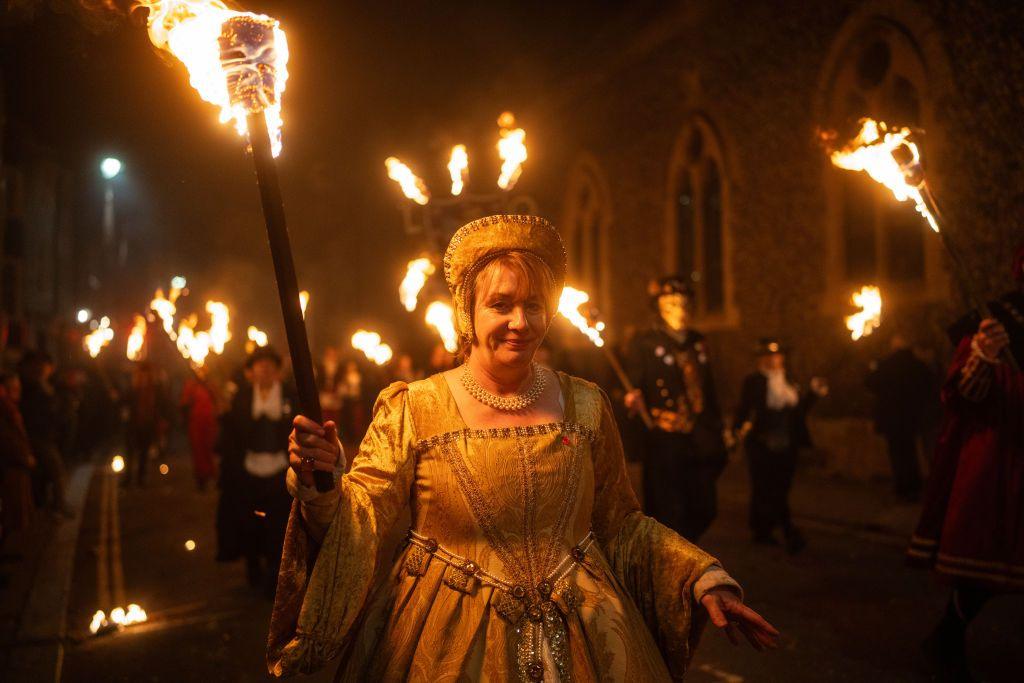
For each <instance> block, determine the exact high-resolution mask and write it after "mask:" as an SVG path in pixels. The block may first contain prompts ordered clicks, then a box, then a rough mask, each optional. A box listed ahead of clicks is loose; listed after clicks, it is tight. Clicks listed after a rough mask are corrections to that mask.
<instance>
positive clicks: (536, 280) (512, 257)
mask: <svg viewBox="0 0 1024 683" xmlns="http://www.w3.org/2000/svg"><path fill="white" fill-rule="evenodd" d="M503 268H504V269H507V270H510V271H512V273H513V274H514V275H515V276H516V282H517V284H518V288H519V291H517V292H516V295H517V296H519V297H522V298H529V297H531V296H533V295H537V296H539V297H540V299H541V301H543V302H544V315H545V321H544V322H545V326H547V325H548V324H550V323H551V319H552V318H554V316H555V313H556V311H557V309H558V297H559V295H560V294H561V292H556V291H555V276H554V275H553V274H552V273H551V268H549V267H548V264H546V263H545V262H544V260H543V259H541V258H540V257H539V256H537V255H536V254H533V253H531V252H528V251H518V250H516V251H509V252H506V253H504V254H499V255H498V256H495V257H494V258H492V259H491V260H490V261H488V262H487V263H485V264H484V265H483V266H481V267H480V269H479V270H478V271H477V272H476V275H475V276H474V277H473V278H472V281H471V282H470V283H469V286H468V287H467V288H466V294H465V297H466V309H467V311H468V312H469V316H470V323H471V326H470V328H471V330H472V333H471V334H470V335H466V336H464V337H462V338H461V339H460V348H459V356H460V357H461V358H466V357H467V356H469V353H470V351H471V350H472V347H473V343H474V342H475V341H476V325H475V324H473V323H474V322H475V321H474V320H473V312H474V309H475V308H476V293H477V289H478V287H479V285H480V283H481V282H490V281H491V280H492V279H493V278H494V277H495V276H496V275H497V274H498V273H499V272H500V271H501V270H502V269H503Z"/></svg>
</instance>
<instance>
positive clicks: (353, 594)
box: [268, 216, 778, 682]
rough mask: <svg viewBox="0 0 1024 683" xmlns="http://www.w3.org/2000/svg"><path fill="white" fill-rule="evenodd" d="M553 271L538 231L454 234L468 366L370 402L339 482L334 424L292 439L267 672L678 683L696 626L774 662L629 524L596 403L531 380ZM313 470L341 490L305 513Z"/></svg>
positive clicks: (620, 476) (504, 222)
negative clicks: (385, 564)
mask: <svg viewBox="0 0 1024 683" xmlns="http://www.w3.org/2000/svg"><path fill="white" fill-rule="evenodd" d="M565 268H566V256H565V248H564V246H563V244H562V240H561V238H560V237H559V236H558V233H557V231H556V230H555V229H554V227H552V226H551V225H550V224H549V223H548V222H546V221H544V220H543V219H540V218H536V217H532V216H492V217H489V218H483V219H481V220H478V221H474V222H472V223H469V224H468V225H465V226H463V227H462V228H461V229H460V230H459V231H458V232H456V233H455V236H454V237H453V238H452V240H451V243H450V244H449V245H448V249H447V251H446V253H445V258H444V272H445V279H446V280H447V282H448V286H449V288H450V289H451V292H452V296H453V300H454V306H455V311H456V325H457V328H458V331H459V333H460V336H461V338H462V343H463V350H464V354H465V356H466V360H465V362H464V363H463V364H462V365H461V366H460V367H458V368H455V369H454V370H449V371H447V372H444V373H440V374H437V375H434V376H433V377H430V378H429V379H425V380H421V381H417V382H412V383H409V384H406V383H404V382H396V383H394V384H392V385H391V386H390V387H388V388H387V389H385V390H384V391H383V392H381V394H380V396H379V397H378V399H377V404H376V407H375V409H374V417H373V422H372V424H371V425H370V428H369V431H368V432H367V434H366V437H365V439H364V440H363V442H362V445H361V446H360V448H359V453H358V454H357V455H356V457H355V459H354V460H353V462H352V468H351V470H350V471H349V472H348V473H347V474H345V475H344V476H341V475H340V473H341V471H342V470H343V469H344V455H343V454H342V452H341V447H340V445H339V442H338V437H337V428H336V427H335V425H334V424H333V423H331V422H327V423H325V424H323V425H319V424H317V423H315V422H313V421H311V420H308V419H306V418H303V417H298V418H296V420H295V430H294V431H293V432H292V442H291V448H290V456H291V465H292V467H291V469H290V470H289V472H288V483H289V490H290V491H291V492H292V495H293V496H295V497H296V499H297V501H298V502H297V503H296V505H295V506H294V507H293V510H292V518H291V521H290V523H289V530H288V539H287V541H286V544H285V553H284V558H283V561H282V564H281V577H280V581H279V584H278V592H277V599H276V602H275V605H274V614H273V618H272V622H271V634H270V639H269V643H268V665H269V668H270V671H271V672H272V673H274V674H275V675H279V676H285V675H289V674H293V673H297V672H302V673H308V672H311V671H314V670H316V669H318V668H320V667H321V666H323V665H324V664H325V663H326V662H327V661H329V660H332V659H339V660H340V666H339V669H338V674H337V677H336V679H337V680H343V681H394V680H416V681H419V680H429V681H434V680H452V681H455V680H458V681H509V680H522V681H570V680H578V681H590V680H614V681H643V682H649V681H668V680H680V679H682V677H683V674H684V673H685V671H686V666H687V663H688V662H689V660H690V657H691V655H692V653H693V649H694V647H695V645H696V643H697V640H698V638H699V635H700V632H701V629H702V627H703V624H704V622H705V621H706V619H707V617H709V616H710V619H711V621H712V622H713V623H715V624H716V625H718V626H720V627H722V628H724V629H725V630H726V632H727V634H728V635H729V637H730V639H732V640H733V642H737V631H738V632H741V633H742V634H744V635H745V636H746V638H747V639H748V640H749V641H750V643H751V644H752V645H754V647H756V648H758V649H760V648H763V647H772V646H774V644H775V641H776V638H777V637H778V632H777V631H775V629H774V628H772V626H771V625H770V624H768V623H767V622H766V621H765V620H764V619H762V618H761V617H760V616H759V615H757V614H756V613H755V612H754V611H752V610H751V609H749V608H748V607H746V606H744V605H743V603H742V594H741V591H740V588H739V586H738V584H736V582H735V581H733V580H732V579H731V578H730V577H729V575H728V574H726V573H725V571H724V570H723V569H722V568H721V566H720V565H719V564H718V563H717V562H716V561H715V559H714V558H712V557H711V556H709V555H708V554H707V553H705V552H704V551H702V550H701V549H700V548H698V547H696V546H694V545H692V544H690V543H689V542H688V541H686V540H685V539H684V538H682V537H680V536H679V535H677V534H676V533H675V532H673V531H671V530H670V529H668V528H666V527H664V526H662V525H661V524H659V523H658V522H656V521H655V520H653V519H651V518H650V517H646V516H644V515H643V514H642V513H641V512H640V507H639V505H638V504H637V500H636V497H635V495H634V494H633V490H632V489H631V488H630V485H629V481H628V478H627V476H626V469H625V463H624V459H623V454H622V444H621V441H620V438H619V434H618V430H617V428H616V424H615V421H614V419H613V417H612V411H611V407H610V406H609V404H608V398H607V397H606V396H605V395H604V393H603V392H602V391H601V390H600V389H598V388H597V387H596V386H595V385H593V384H591V383H589V382H586V381H584V380H581V379H578V378H575V377H571V376H569V375H566V374H564V373H561V372H553V371H551V370H548V369H545V368H542V367H541V366H539V365H537V364H536V363H534V362H533V356H534V353H535V352H536V350H537V347H538V346H539V345H540V343H541V341H542V340H543V339H544V336H545V334H546V332H547V329H548V326H549V325H550V323H551V320H552V318H553V317H554V315H555V312H556V310H557V305H558V298H559V295H560V293H561V290H562V286H563V283H564V277H565ZM314 469H321V470H325V471H333V472H334V473H335V476H336V479H337V481H338V485H337V486H336V487H335V488H334V489H333V490H331V491H329V492H327V493H322V494H320V493H317V491H316V489H315V488H313V487H312V472H313V470H314ZM407 506H408V507H409V508H410V512H411V519H412V526H411V528H410V530H409V532H408V536H407V540H406V542H405V544H404V545H403V546H402V547H401V548H400V554H399V555H398V557H397V558H396V560H395V562H394V564H393V566H392V568H391V571H390V573H389V574H387V576H386V578H385V579H383V580H382V581H379V582H378V583H377V585H374V575H375V566H376V563H377V561H378V554H379V550H380V548H381V544H382V539H383V537H385V536H386V534H387V533H388V532H389V530H390V528H391V527H392V526H393V525H394V523H395V521H396V519H398V518H399V516H400V514H401V513H402V512H403V511H404V509H405V508H406V507H407Z"/></svg>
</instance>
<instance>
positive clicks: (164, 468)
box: [160, 463, 171, 474]
mask: <svg viewBox="0 0 1024 683" xmlns="http://www.w3.org/2000/svg"><path fill="white" fill-rule="evenodd" d="M170 471H171V468H170V467H168V466H167V464H166V463H164V464H161V465H160V474H167V473H168V472H170Z"/></svg>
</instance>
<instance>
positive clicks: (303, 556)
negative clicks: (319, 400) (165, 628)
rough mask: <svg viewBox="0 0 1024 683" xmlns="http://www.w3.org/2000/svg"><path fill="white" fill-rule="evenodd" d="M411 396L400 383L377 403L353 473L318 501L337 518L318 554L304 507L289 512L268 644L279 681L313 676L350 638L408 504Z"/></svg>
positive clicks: (296, 506)
mask: <svg viewBox="0 0 1024 683" xmlns="http://www.w3.org/2000/svg"><path fill="white" fill-rule="evenodd" d="M408 394H409V392H408V386H407V385H406V384H405V383H404V382H396V383H394V384H392V385H391V386H390V387H388V388H387V389H385V390H384V391H382V392H381V394H380V396H379V397H378V398H377V403H376V405H375V406H374V414H373V421H372V422H371V424H370V428H369V430H367V433H366V437H365V438H364V439H363V442H362V444H360V446H359V453H358V454H357V455H356V457H355V459H354V460H353V461H352V469H351V470H350V471H349V472H348V473H347V474H345V475H344V476H343V477H341V479H340V480H339V484H338V488H337V490H336V492H331V493H329V494H325V496H324V497H323V498H324V500H323V501H321V502H322V503H329V504H330V505H331V506H332V507H334V513H333V518H332V519H331V521H330V523H329V525H327V527H326V532H325V533H324V535H323V541H322V544H321V545H320V546H319V547H317V542H316V537H315V536H314V535H313V534H312V533H311V529H310V528H309V523H308V522H307V521H306V520H305V519H304V518H303V515H302V514H301V512H300V503H299V502H298V501H296V502H295V503H293V505H292V513H291V517H290V518H289V520H288V531H287V533H286V536H285V544H284V552H283V555H282V557H281V571H280V575H279V577H278V583H277V595H276V597H275V600H274V611H273V614H272V615H271V621H270V636H269V638H268V642H267V666H268V669H269V671H270V673H271V674H273V675H275V676H289V675H292V674H295V673H304V674H305V673H311V672H313V671H316V670H317V669H319V668H321V667H322V666H323V665H324V664H325V663H326V662H328V661H329V660H331V659H334V658H335V657H337V656H338V654H340V652H341V650H342V648H343V647H344V646H345V644H346V643H347V642H348V640H349V638H350V636H351V633H350V632H351V631H352V629H353V624H354V623H355V621H356V618H357V617H358V615H359V613H360V611H361V610H362V608H363V604H364V602H365V601H366V599H367V596H368V594H369V591H370V587H371V584H372V582H373V577H374V570H375V566H376V561H377V553H378V550H379V547H380V543H381V538H382V536H384V535H385V534H387V532H388V530H389V529H390V528H391V526H392V525H393V524H394V522H395V520H396V519H397V518H398V515H399V514H400V513H401V511H402V510H403V508H404V507H405V506H406V505H407V504H408V502H409V494H410V488H411V486H412V478H413V470H414V465H415V458H414V455H413V449H412V443H413V441H414V434H413V424H412V417H411V414H410V411H409V406H408ZM332 499H336V502H333V501H332ZM310 521H313V520H310ZM316 526H321V530H322V525H316Z"/></svg>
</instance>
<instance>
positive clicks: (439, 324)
mask: <svg viewBox="0 0 1024 683" xmlns="http://www.w3.org/2000/svg"><path fill="white" fill-rule="evenodd" d="M425 319H426V321H427V324H428V325H430V326H431V327H433V328H434V329H435V330H437V333H438V335H440V337H441V343H443V344H444V348H445V350H446V351H447V352H448V353H455V352H456V351H458V350H459V335H458V333H457V332H456V331H455V312H454V311H452V307H451V306H449V305H448V304H446V303H445V302H443V301H435V302H433V303H431V304H430V305H429V306H427V313H426V316H425Z"/></svg>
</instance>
